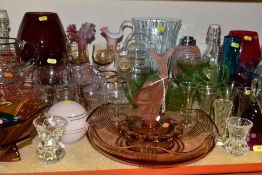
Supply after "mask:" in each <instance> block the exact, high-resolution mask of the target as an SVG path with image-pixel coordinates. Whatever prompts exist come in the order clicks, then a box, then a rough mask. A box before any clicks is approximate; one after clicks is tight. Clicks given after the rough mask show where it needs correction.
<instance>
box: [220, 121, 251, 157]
mask: <svg viewBox="0 0 262 175" xmlns="http://www.w3.org/2000/svg"><path fill="white" fill-rule="evenodd" d="M226 124H227V128H228V132H229V138H228V139H227V140H226V142H225V144H224V148H225V150H226V151H227V152H229V153H230V154H232V155H234V156H241V155H243V154H245V153H246V152H247V151H248V150H249V148H248V145H247V141H246V137H247V135H248V132H249V130H250V129H251V127H252V126H253V122H252V121H250V120H248V119H245V118H240V117H230V118H228V119H227V120H226Z"/></svg>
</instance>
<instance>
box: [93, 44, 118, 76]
mask: <svg viewBox="0 0 262 175" xmlns="http://www.w3.org/2000/svg"><path fill="white" fill-rule="evenodd" d="M92 59H93V62H94V67H95V68H96V69H97V70H100V71H104V70H106V68H107V67H108V66H109V65H110V64H111V63H112V62H113V47H112V46H107V44H94V46H93V54H92Z"/></svg>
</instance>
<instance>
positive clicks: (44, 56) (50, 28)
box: [17, 12, 66, 66]
mask: <svg viewBox="0 0 262 175" xmlns="http://www.w3.org/2000/svg"><path fill="white" fill-rule="evenodd" d="M17 38H19V39H21V40H25V41H30V42H32V43H34V44H35V45H36V47H37V48H38V52H39V56H38V59H36V64H37V65H39V66H42V65H49V64H52V65H55V64H58V63H59V62H60V61H61V60H62V59H63V58H65V55H66V35H65V31H64V28H63V25H62V23H61V21H60V19H59V17H58V15H57V14H56V13H52V12H26V13H25V15H24V17H23V19H22V22H21V24H20V27H19V30H18V35H17ZM23 59H27V57H24V58H23Z"/></svg>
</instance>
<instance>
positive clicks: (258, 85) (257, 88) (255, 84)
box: [251, 78, 262, 97]
mask: <svg viewBox="0 0 262 175" xmlns="http://www.w3.org/2000/svg"><path fill="white" fill-rule="evenodd" d="M251 88H252V90H253V91H254V93H253V94H254V95H255V96H256V97H258V95H259V93H260V92H261V89H262V82H261V79H260V78H254V79H253V80H252V82H251Z"/></svg>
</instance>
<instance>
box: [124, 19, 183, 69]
mask: <svg viewBox="0 0 262 175" xmlns="http://www.w3.org/2000/svg"><path fill="white" fill-rule="evenodd" d="M181 25H182V20H181V19H174V18H146V17H136V18H132V19H131V20H125V21H123V22H122V24H121V27H120V30H122V31H124V30H125V28H131V33H130V34H129V35H128V36H127V37H126V39H125V41H124V42H122V43H120V45H119V47H120V50H121V49H122V50H123V49H125V48H126V46H127V45H128V42H130V39H131V38H133V39H134V40H135V41H136V40H138V41H139V40H140V39H141V37H140V36H139V35H137V36H138V37H135V36H134V35H133V34H134V33H141V34H143V35H146V36H147V38H148V40H149V42H150V43H151V46H152V45H154V50H155V51H156V52H157V53H158V54H162V53H164V52H165V51H166V50H167V49H168V48H172V47H175V45H176V41H177V36H178V32H179V30H180V27H181ZM170 62H171V59H170V61H169V62H168V67H170V68H171V63H170ZM169 65H170V66H169ZM150 67H151V68H150V69H151V70H153V71H157V70H158V66H157V65H156V64H155V63H154V62H153V60H150Z"/></svg>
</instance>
